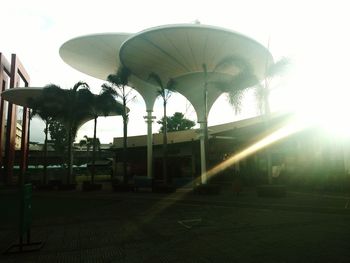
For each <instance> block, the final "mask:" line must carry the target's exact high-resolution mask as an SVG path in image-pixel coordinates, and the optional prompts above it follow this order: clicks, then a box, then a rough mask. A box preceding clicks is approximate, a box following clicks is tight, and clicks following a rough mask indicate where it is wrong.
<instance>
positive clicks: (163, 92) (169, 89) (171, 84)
mask: <svg viewBox="0 0 350 263" xmlns="http://www.w3.org/2000/svg"><path fill="white" fill-rule="evenodd" d="M148 78H149V79H150V80H153V81H154V82H155V83H156V84H157V85H158V86H159V90H158V94H159V95H160V96H161V98H162V100H163V129H164V130H163V176H164V178H165V181H166V183H171V178H170V177H169V176H168V174H167V154H168V152H167V145H168V138H167V130H168V128H167V121H166V120H167V114H166V107H167V103H168V100H169V99H170V97H171V94H172V93H173V92H175V86H176V82H175V80H173V79H169V80H168V82H167V84H166V86H164V85H163V82H162V80H161V78H160V77H159V75H158V74H156V73H154V72H152V73H150V74H149V76H148Z"/></svg>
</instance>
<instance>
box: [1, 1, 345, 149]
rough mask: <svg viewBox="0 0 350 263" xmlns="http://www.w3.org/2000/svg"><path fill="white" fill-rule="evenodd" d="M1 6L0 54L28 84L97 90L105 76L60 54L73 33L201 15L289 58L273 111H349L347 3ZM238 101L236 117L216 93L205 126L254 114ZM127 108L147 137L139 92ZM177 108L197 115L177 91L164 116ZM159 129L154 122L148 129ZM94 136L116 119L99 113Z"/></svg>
mask: <svg viewBox="0 0 350 263" xmlns="http://www.w3.org/2000/svg"><path fill="white" fill-rule="evenodd" d="M0 7H1V20H2V21H6V26H2V31H1V35H0V52H2V53H4V54H5V56H6V57H7V58H8V59H10V54H11V53H16V54H17V55H18V56H19V58H20V59H21V61H22V63H23V64H24V66H25V68H26V69H27V71H28V73H29V75H30V77H31V81H30V86H32V87H42V86H45V85H46V84H49V83H55V84H57V85H60V86H61V87H62V88H71V87H72V86H73V85H74V84H75V83H76V82H78V81H86V82H87V83H88V84H89V85H90V87H91V90H92V91H93V92H95V93H98V92H99V90H100V87H101V84H102V83H103V81H99V80H96V79H94V78H92V77H89V76H87V75H85V74H83V73H80V72H79V71H77V70H75V69H73V68H71V67H70V66H69V65H67V64H65V63H64V62H63V60H62V59H61V58H60V56H59V53H58V51H59V48H60V46H61V45H62V44H63V43H64V42H66V41H67V40H69V39H71V38H74V37H77V36H81V35H86V34H94V33H106V32H128V33H136V32H138V31H141V30H144V29H146V28H149V27H153V26H159V25H165V24H177V23H193V22H194V21H196V20H199V21H200V22H201V24H207V25H213V26H219V27H224V28H227V29H230V30H234V31H237V32H240V33H243V34H245V35H247V36H249V37H251V38H253V39H255V40H257V41H258V42H260V43H261V44H263V45H265V46H267V45H268V43H269V49H270V52H271V53H272V55H273V57H274V59H275V60H278V59H280V58H282V57H288V58H290V60H291V61H292V66H291V69H290V72H288V74H287V76H285V77H284V78H283V79H277V80H276V81H275V83H274V84H273V87H272V92H271V98H270V101H271V107H272V109H273V110H274V111H284V110H286V111H289V110H295V109H299V110H300V109H302V111H303V113H305V112H315V111H317V112H319V111H320V109H329V107H336V111H337V112H338V113H339V112H342V113H343V114H342V115H341V114H337V113H335V114H337V116H338V115H339V116H341V117H342V118H345V117H346V113H347V112H350V110H349V111H348V108H345V107H347V106H346V104H347V101H346V100H347V99H348V98H350V96H349V97H347V96H348V95H350V93H349V92H347V91H346V90H347V89H346V86H348V85H349V84H348V83H349V82H348V77H346V76H347V74H348V68H349V66H348V64H349V62H348V61H349V58H350V55H349V47H350V45H349V44H350V41H349V37H348V36H347V35H348V29H347V28H346V27H347V25H349V24H350V21H349V20H350V18H349V16H348V12H347V10H348V8H347V1H336V0H335V1H334V0H333V1H322V0H319V1H313V0H309V1H297V0H293V1H289V0H285V1H278V0H276V1H273V0H264V1H259V0H242V1H237V0H231V1H223V0H216V1H203V0H201V1H190V0H186V1H183V0H177V1H165V0H163V1H158V0H157V1H156V0H149V1H142V0H140V1H135V0H129V1H115V0H114V1H112V0H111V1H110V0H99V1H81V0H75V1H69V2H62V1H53V0H52V1H47V0H46V1H45V0H44V1H40V0H32V1H27V0H23V1H16V0H11V1H3V2H2V3H1V4H0ZM334 94H336V95H334ZM339 100H341V102H342V103H338V101H339ZM243 105H244V107H243V109H242V112H241V113H240V114H239V115H235V114H234V111H233V110H232V108H231V106H230V105H229V104H228V103H227V100H226V99H225V97H224V96H222V97H220V98H219V100H218V101H217V102H216V103H215V104H214V106H213V108H212V110H211V112H210V114H209V125H215V124H220V123H225V122H229V121H234V120H238V119H242V118H247V117H251V116H254V115H256V114H257V113H258V111H257V107H256V103H255V101H254V98H253V96H252V94H247V96H246V98H245V99H244V103H243ZM315 105H316V106H315ZM129 108H130V109H131V111H130V121H129V135H140V134H146V124H145V122H144V119H143V116H144V115H146V114H145V106H144V102H143V101H142V98H141V97H140V96H137V97H136V99H135V101H133V102H132V103H131V104H129ZM310 109H311V110H310ZM312 109H313V110H312ZM175 111H181V112H183V113H185V116H186V117H188V118H190V119H192V120H196V116H195V114H194V110H193V108H192V107H191V106H190V104H189V103H188V102H187V101H186V99H184V98H183V97H182V96H181V95H174V96H173V97H172V98H171V100H170V102H169V108H168V113H169V114H170V115H171V114H173V113H174V112H175ZM223 113H225V114H223ZM161 114H162V107H161V102H160V101H157V102H156V105H155V108H154V115H155V116H156V117H157V120H159V119H160V118H161ZM332 116H334V115H333V114H331V117H332ZM43 129H44V125H43V123H42V122H41V121H40V120H37V119H34V120H33V121H32V124H31V141H36V142H38V141H41V142H42V141H43V137H44V135H43ZM158 129H159V125H157V124H155V125H154V126H153V130H154V131H158ZM97 133H98V137H100V140H101V142H102V143H110V142H112V140H113V138H114V137H120V136H122V119H121V117H108V118H99V124H98V131H97ZM84 135H87V136H89V137H92V135H93V123H92V122H91V121H90V122H88V123H86V124H85V125H84V126H82V127H81V129H80V130H79V132H78V135H77V139H76V141H79V140H80V139H81V138H82V137H83V136H84Z"/></svg>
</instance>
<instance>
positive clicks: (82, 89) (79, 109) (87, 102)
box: [38, 82, 91, 183]
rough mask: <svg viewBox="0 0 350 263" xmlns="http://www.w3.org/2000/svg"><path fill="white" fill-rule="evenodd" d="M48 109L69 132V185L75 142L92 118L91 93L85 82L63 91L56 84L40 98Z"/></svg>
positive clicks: (49, 87)
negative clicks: (82, 128) (83, 125)
mask: <svg viewBox="0 0 350 263" xmlns="http://www.w3.org/2000/svg"><path fill="white" fill-rule="evenodd" d="M38 100H39V101H41V102H42V103H43V106H42V107H47V108H48V109H49V112H50V116H51V117H52V119H53V120H58V121H60V122H61V123H62V124H63V125H64V126H65V127H66V130H67V137H68V140H67V148H68V168H67V183H70V181H71V176H72V174H73V173H72V172H73V147H72V146H73V141H74V138H75V136H76V133H77V130H78V128H79V126H80V125H81V124H82V122H83V121H86V120H87V119H88V118H89V117H91V113H90V112H91V92H90V91H89V86H88V85H87V84H86V83H85V82H78V83H76V84H75V85H74V86H73V88H72V89H69V90H65V89H61V88H60V87H59V86H57V85H55V84H50V85H47V86H45V88H44V89H43V92H42V94H41V95H40V96H39V98H38Z"/></svg>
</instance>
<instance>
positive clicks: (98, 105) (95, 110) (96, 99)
mask: <svg viewBox="0 0 350 263" xmlns="http://www.w3.org/2000/svg"><path fill="white" fill-rule="evenodd" d="M92 95H93V94H92ZM117 109H118V104H117V102H116V100H115V99H114V96H113V94H112V93H111V92H110V90H108V89H102V91H101V93H100V94H99V95H97V96H96V95H93V97H92V98H91V114H92V116H93V118H94V137H93V138H87V139H86V140H87V144H88V145H92V170H91V183H94V177H95V161H96V148H99V147H100V145H101V144H100V140H99V139H98V138H97V137H96V131H97V118H98V116H99V115H100V114H101V113H102V114H103V115H104V116H107V115H108V114H109V113H110V112H112V111H117ZM119 111H120V110H119ZM91 139H92V140H91Z"/></svg>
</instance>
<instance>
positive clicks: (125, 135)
mask: <svg viewBox="0 0 350 263" xmlns="http://www.w3.org/2000/svg"><path fill="white" fill-rule="evenodd" d="M123 94H124V90H123ZM123 110H124V113H123V175H124V176H123V182H124V184H127V183H128V181H129V178H128V166H127V148H128V116H127V113H126V111H127V108H126V97H125V96H123Z"/></svg>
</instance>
